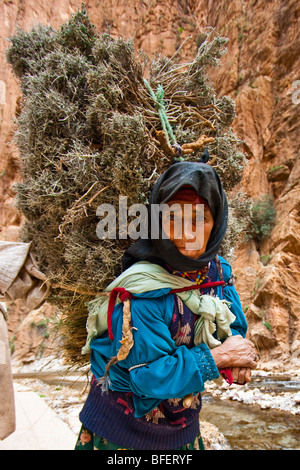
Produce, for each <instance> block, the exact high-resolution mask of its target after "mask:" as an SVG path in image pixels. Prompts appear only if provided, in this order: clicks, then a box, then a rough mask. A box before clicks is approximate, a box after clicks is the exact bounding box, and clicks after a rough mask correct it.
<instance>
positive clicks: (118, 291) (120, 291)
mask: <svg viewBox="0 0 300 470" xmlns="http://www.w3.org/2000/svg"><path fill="white" fill-rule="evenodd" d="M224 285H225V282H224V281H215V282H207V283H206V284H193V285H192V286H188V287H181V288H179V289H171V290H170V292H169V293H170V294H175V293H176V292H184V291H187V290H192V289H200V290H202V289H208V288H209V287H216V286H224ZM118 295H119V296H120V300H121V302H124V301H125V300H126V299H130V298H131V297H132V294H131V293H130V292H128V291H127V290H126V289H125V288H124V287H115V288H114V289H113V290H112V291H111V293H110V296H109V302H108V310H107V328H108V336H109V339H110V340H111V341H112V340H113V339H114V335H113V333H112V329H111V319H112V314H113V311H114V306H115V303H116V300H117V297H118Z"/></svg>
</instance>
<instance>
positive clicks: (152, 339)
mask: <svg viewBox="0 0 300 470" xmlns="http://www.w3.org/2000/svg"><path fill="white" fill-rule="evenodd" d="M220 261H221V265H222V268H223V276H224V281H225V282H227V281H228V280H229V278H230V276H231V267H230V265H229V264H228V263H227V262H226V261H225V260H224V259H223V258H221V257H220ZM216 280H219V277H217V279H216ZM169 290H170V289H160V290H155V291H150V292H146V293H143V294H135V296H134V298H132V299H131V319H132V327H133V328H134V330H133V335H134V346H133V348H132V349H131V351H130V353H129V355H128V356H127V358H126V359H124V360H123V361H120V362H119V363H118V364H116V365H114V366H112V367H111V369H110V373H109V376H110V380H111V385H110V388H111V389H112V390H115V391H120V392H133V401H134V406H135V417H137V418H139V417H141V416H144V415H145V414H146V413H148V412H149V411H150V410H152V409H153V408H155V407H156V406H157V405H158V404H159V403H160V402H161V401H162V400H165V399H169V398H183V397H184V396H186V395H187V394H189V393H194V394H196V393H200V392H203V391H204V383H205V381H207V380H212V379H214V378H218V376H219V372H218V369H217V367H216V364H215V362H214V360H213V357H212V355H211V353H210V350H209V348H208V347H207V346H206V345H205V344H201V345H200V346H195V347H192V348H191V349H187V347H186V346H184V345H180V346H176V345H175V342H174V340H173V339H172V337H171V334H170V329H169V327H170V324H171V320H172V315H173V310H174V295H173V294H169ZM215 295H217V296H218V297H219V298H220V299H222V298H225V299H226V300H227V301H228V302H230V310H231V311H232V313H233V314H234V315H235V316H236V319H235V321H234V323H232V325H231V330H232V334H233V335H237V334H239V335H242V336H243V337H245V335H246V332H247V322H246V318H245V316H244V313H243V311H242V307H241V302H240V299H239V296H238V294H237V292H236V289H235V287H234V286H233V285H226V286H225V288H224V296H223V292H222V287H220V286H218V287H217V289H216V293H215ZM122 323H123V304H122V303H120V304H117V305H116V306H115V308H114V311H113V315H112V332H113V335H114V339H113V341H112V342H111V341H110V339H109V337H108V334H107V332H106V333H104V334H103V335H102V336H101V337H99V338H96V339H94V340H92V342H91V371H92V373H93V374H94V375H95V377H96V378H97V379H100V378H101V377H102V376H103V375H104V372H105V365H106V364H107V362H108V361H109V359H110V358H111V357H113V356H115V355H116V354H117V352H118V350H119V348H120V340H121V339H122ZM141 364H145V365H144V366H142V367H137V368H133V369H132V370H130V369H131V368H132V367H134V366H136V365H141Z"/></svg>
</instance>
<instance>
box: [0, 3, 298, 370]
mask: <svg viewBox="0 0 300 470" xmlns="http://www.w3.org/2000/svg"><path fill="white" fill-rule="evenodd" d="M85 6H86V7H87V9H88V11H89V15H90V18H91V20H92V22H93V23H94V24H95V25H96V27H97V29H98V31H106V30H108V31H109V32H110V33H111V34H113V35H122V36H124V37H125V38H130V37H133V38H134V40H135V45H136V48H137V49H140V48H142V49H143V50H144V51H145V52H147V53H149V54H152V53H155V52H161V53H163V54H165V55H168V56H171V55H172V54H173V53H174V52H175V51H176V50H177V49H178V47H179V46H180V45H181V44H182V43H183V42H184V41H185V40H186V42H184V44H183V46H182V48H181V49H180V52H179V54H180V55H181V58H182V59H184V60H187V59H188V58H189V57H192V56H193V55H194V54H195V51H196V49H197V43H198V42H199V40H201V33H202V32H203V29H204V28H205V27H206V26H212V27H214V28H215V29H216V32H218V33H220V34H221V35H223V36H227V37H228V38H229V39H230V41H229V44H228V54H227V55H226V56H225V57H224V58H223V60H222V67H220V68H219V69H218V70H214V72H213V76H212V77H211V78H212V79H213V81H214V83H215V87H216V89H217V91H218V92H220V93H223V94H224V93H225V94H228V95H230V96H231V97H232V98H233V99H234V100H235V102H236V109H237V118H236V120H235V122H234V130H235V132H236V133H237V134H238V136H239V137H240V138H241V139H242V140H243V142H244V151H245V154H246V155H247V158H248V165H247V168H246V171H245V176H244V179H243V181H242V184H241V190H242V191H244V192H245V193H247V194H248V195H249V196H252V197H253V198H258V197H259V196H260V195H262V194H270V195H273V196H274V199H275V207H276V210H277V218H276V224H275V227H274V229H273V231H272V234H271V236H270V237H269V238H268V239H266V240H264V241H263V242H262V243H260V244H257V243H255V242H254V241H249V242H248V243H245V244H243V245H242V246H241V248H240V249H239V251H238V253H237V257H236V261H235V263H234V271H235V273H236V275H237V280H236V286H237V289H238V291H239V293H240V296H241V300H242V304H243V307H244V309H245V311H246V315H247V318H248V321H249V325H250V328H249V337H250V338H251V339H252V340H254V341H255V343H256V344H257V347H258V349H259V352H260V357H261V361H262V362H271V364H274V361H275V363H276V362H281V363H284V362H291V363H296V362H297V359H298V358H300V326H299V318H300V300H299V293H298V286H299V284H300V282H299V281H300V274H299V272H300V269H299V268H300V261H299V254H300V230H299V228H300V215H299V212H300V188H299V176H300V165H299V145H300V137H299V133H298V126H297V122H298V120H297V117H298V115H299V110H300V54H299V52H300V4H299V2H298V1H297V0H248V1H243V0H220V1H218V2H215V1H213V0H177V1H174V0H160V1H157V0H153V1H147V0H127V1H124V0H102V1H101V2H99V1H97V0H87V1H86V2H85ZM80 7H81V0H48V1H47V2H46V1H44V0H34V1H33V0H23V1H20V0H2V2H1V3H0V34H1V37H0V53H1V62H0V149H1V160H0V222H1V228H0V229H1V232H0V238H1V239H8V240H16V239H17V237H18V233H19V226H20V223H21V220H22V219H21V216H20V214H18V213H17V211H16V210H15V208H14V206H13V204H14V190H13V184H14V183H15V182H16V181H17V180H18V178H19V177H20V169H19V163H18V151H17V149H16V147H15V145H14V143H13V142H12V139H13V132H14V122H13V120H14V118H15V116H17V114H18V109H19V103H20V91H19V88H18V84H17V82H16V80H15V79H14V77H13V76H12V73H11V70H10V67H9V66H8V65H7V64H6V62H5V55H4V54H5V49H6V48H7V47H8V42H7V38H8V37H9V36H11V35H12V34H14V32H15V30H16V28H24V29H26V30H29V29H30V28H31V27H33V26H34V25H35V24H36V23H41V24H47V25H51V26H53V27H54V28H57V27H58V26H59V25H60V24H62V23H63V22H65V21H66V20H67V19H68V17H69V16H70V15H71V14H72V13H75V12H76V11H77V9H79V8H80ZM188 38H189V39H188ZM298 80H299V82H298ZM17 310H18V309H17ZM16 315H17V314H16Z"/></svg>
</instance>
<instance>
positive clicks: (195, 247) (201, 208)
mask: <svg viewBox="0 0 300 470" xmlns="http://www.w3.org/2000/svg"><path fill="white" fill-rule="evenodd" d="M168 206H169V208H170V209H171V207H172V211H171V212H170V211H168V210H166V211H164V212H163V213H162V214H163V215H162V221H163V222H162V227H163V230H164V232H165V233H166V234H167V235H168V237H169V238H170V240H171V241H172V242H173V243H174V245H175V246H176V248H177V249H178V251H179V252H180V253H181V254H183V255H184V256H187V257H188V258H192V259H197V258H199V256H201V255H203V254H204V253H205V250H206V247H207V244H208V241H209V238H210V234H211V231H212V229H213V226H214V219H213V215H212V213H211V211H210V209H209V208H208V207H207V206H206V205H204V204H192V203H187V202H186V201H184V202H183V201H172V202H171V203H168Z"/></svg>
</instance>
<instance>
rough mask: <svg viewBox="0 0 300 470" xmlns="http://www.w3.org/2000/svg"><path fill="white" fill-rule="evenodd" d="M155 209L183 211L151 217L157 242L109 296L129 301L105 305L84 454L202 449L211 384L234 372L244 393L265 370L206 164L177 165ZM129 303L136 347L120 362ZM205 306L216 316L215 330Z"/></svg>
mask: <svg viewBox="0 0 300 470" xmlns="http://www.w3.org/2000/svg"><path fill="white" fill-rule="evenodd" d="M150 203H151V205H157V204H159V205H161V206H162V205H165V206H164V207H166V204H167V205H168V206H169V207H170V208H171V206H172V209H173V208H174V210H172V212H170V211H169V215H170V217H168V218H166V217H165V214H166V211H165V212H164V211H160V212H159V213H158V214H157V215H156V217H152V219H151V229H153V226H154V225H155V227H154V228H156V229H158V231H157V230H154V232H152V233H158V234H159V235H158V237H153V238H152V239H151V238H148V239H140V240H138V241H136V242H135V243H134V244H133V245H132V246H131V247H130V248H129V249H128V250H127V251H126V252H125V254H124V258H123V265H124V271H123V273H122V274H121V275H120V276H119V277H118V278H117V279H116V280H115V281H114V282H113V283H111V285H110V286H108V288H107V290H108V291H112V292H117V293H118V292H119V293H121V294H122V295H121V296H120V298H119V299H117V298H116V296H115V298H114V300H117V301H116V304H115V305H113V303H114V301H112V300H111V299H110V301H108V300H105V301H103V300H101V302H102V304H101V306H100V307H101V308H100V309H98V311H97V312H96V313H95V311H94V312H93V313H91V315H90V318H89V320H88V324H87V325H88V329H89V327H90V334H89V338H88V343H87V346H86V347H87V348H88V349H89V350H90V351H91V371H92V373H93V379H92V383H91V389H90V392H89V395H88V398H87V401H86V403H85V405H84V407H83V410H82V411H81V413H80V420H81V422H82V425H83V426H82V429H81V432H80V435H79V439H78V442H77V445H76V449H87V450H88V449H92V448H97V449H118V448H123V449H124V448H127V449H199V448H200V449H202V448H203V444H202V440H201V437H200V430H199V412H200V409H201V392H203V391H204V384H205V382H206V381H210V380H213V379H217V378H218V377H219V371H220V370H221V369H227V370H230V371H231V373H232V377H233V381H235V382H237V383H241V384H243V383H245V382H247V381H249V380H250V375H251V369H254V368H255V367H256V362H255V361H256V356H255V349H254V346H253V344H252V343H251V342H250V341H249V340H247V339H245V335H246V331H247V323H246V319H245V316H244V314H243V312H242V308H241V303H240V300H239V297H238V294H237V292H236V290H235V287H234V286H233V283H232V277H231V268H230V265H229V264H228V263H227V262H226V261H225V260H224V259H223V258H221V257H218V250H219V247H220V244H221V241H222V239H223V237H224V235H225V232H226V226H227V217H228V208H227V199H226V195H225V193H224V190H223V188H222V184H221V181H220V179H219V176H218V174H217V173H216V171H215V170H214V169H213V168H212V167H210V166H209V165H207V164H204V163H191V162H179V163H175V164H173V165H172V166H171V167H170V168H169V169H168V170H167V171H166V172H165V173H164V174H163V175H161V177H160V178H159V179H158V180H157V182H156V184H155V186H154V188H153V191H152V194H151V201H150ZM187 204H188V205H189V206H190V208H191V210H190V212H189V217H187V216H186V214H187V212H185V211H184V209H185V207H186V205H187ZM199 208H200V209H201V208H202V211H201V210H199ZM182 215H183V217H181V216H182ZM200 232H201V236H199V234H200ZM166 234H167V236H166ZM118 289H119V290H118ZM128 298H130V333H131V335H132V337H131V342H130V345H129V348H128V349H129V350H128V351H127V353H126V354H125V355H122V354H121V355H120V354H119V353H120V348H121V349H122V347H125V346H126V344H127V343H126V338H124V322H125V320H124V307H125V302H126V300H128ZM204 300H205V301H206V302H208V303H209V302H211V305H213V306H215V307H216V316H215V317H214V319H213V320H212V319H211V318H210V320H207V321H206V322H205V321H204V320H203V315H204V312H207V311H210V308H211V307H208V308H207V307H205V305H207V304H206V303H205V305H204V303H202V301H204ZM225 301H226V302H225ZM228 306H229V308H228ZM220 312H223V314H224V316H223V317H222V314H221V313H220ZM202 313H203V315H202ZM226 322H227V323H226ZM206 340H207V341H206ZM125 343H126V344H125ZM118 354H119V355H118ZM187 396H190V397H191V398H190V400H189V401H187V400H186V397H187Z"/></svg>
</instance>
